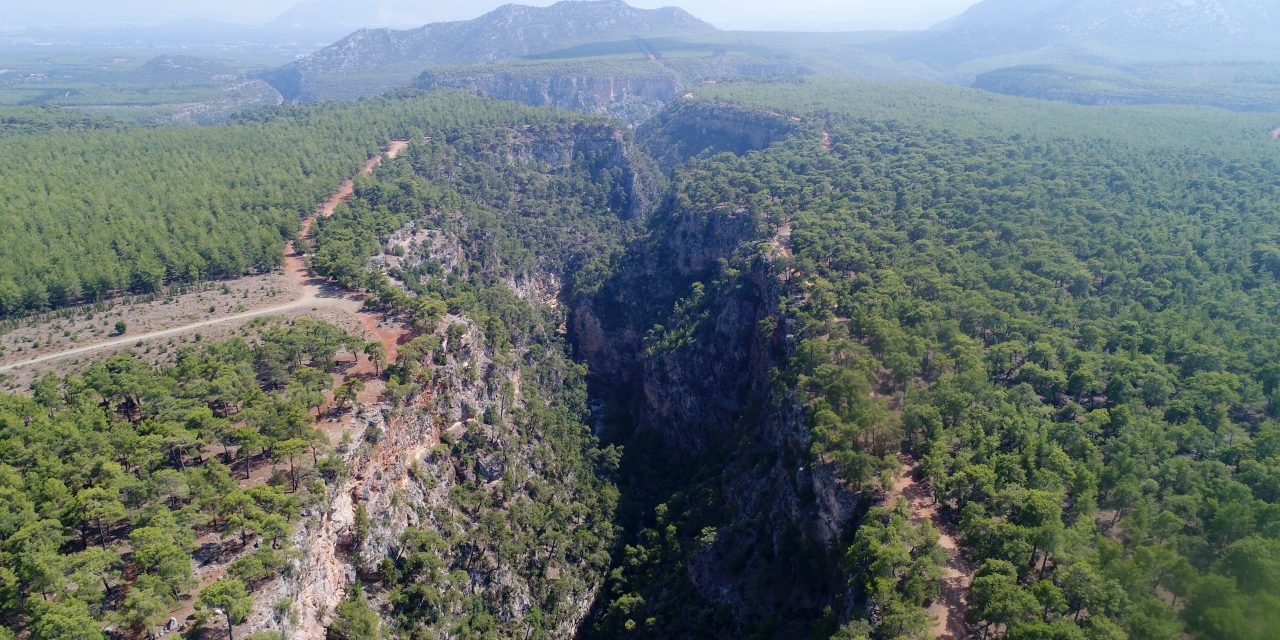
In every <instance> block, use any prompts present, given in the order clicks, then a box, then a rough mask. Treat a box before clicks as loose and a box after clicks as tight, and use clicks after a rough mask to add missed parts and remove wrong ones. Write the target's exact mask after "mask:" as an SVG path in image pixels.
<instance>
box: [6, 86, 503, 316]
mask: <svg viewBox="0 0 1280 640" xmlns="http://www.w3.org/2000/svg"><path fill="white" fill-rule="evenodd" d="M515 112H521V108H519V107H515V106H513V105H506V104H502V103H495V102H488V101H481V100H478V99H476V98H473V97H467V96H463V95H461V94H457V93H449V92H437V93H434V94H432V95H430V96H415V95H406V96H400V97H396V98H380V99H372V100H367V101H361V102H358V103H330V104H325V105H310V106H301V107H292V106H288V107H278V108H272V109H263V110H258V111H254V112H250V113H246V114H244V115H242V116H240V117H238V118H236V119H235V120H234V121H233V122H232V123H230V124H226V125H218V126H213V127H201V128H197V127H186V128H184V127H172V128H140V127H125V126H123V125H117V126H104V127H100V126H99V125H98V124H97V123H98V122H99V121H94V120H85V121H80V120H77V119H74V118H63V117H61V116H59V117H53V116H50V115H49V114H48V112H47V111H40V110H25V111H23V110H19V111H15V112H14V115H12V116H10V117H8V120H9V121H11V122H12V124H13V125H14V127H15V128H17V129H19V130H20V131H21V132H19V133H14V134H12V135H5V136H0V173H3V174H4V176H5V181H4V184H3V185H2V186H0V228H2V229H3V231H0V315H13V314H20V313H26V312H32V311H42V310H47V309H50V308H54V307H60V306H64V305H67V304H72V303H77V302H83V301H90V300H95V299H100V298H102V297H105V296H110V295H112V294H114V293H117V292H124V291H133V292H151V291H155V290H157V289H159V288H160V287H161V286H163V285H164V284H166V283H186V282H193V281H200V280H209V279H219V278H228V277H234V276H240V275H244V274H247V273H254V272H262V271H265V270H270V269H272V268H274V267H276V266H278V265H279V264H280V261H281V259H282V256H283V253H282V251H281V246H282V243H283V240H284V239H285V238H287V237H289V236H291V235H292V234H293V233H294V232H295V231H296V230H297V229H298V220H299V218H300V217H302V216H303V215H307V214H310V213H311V211H312V210H313V209H314V207H315V206H316V204H317V203H318V202H319V201H320V200H322V199H323V198H324V197H326V196H327V195H329V193H331V192H332V189H333V185H335V184H337V183H338V182H340V181H341V180H342V179H344V178H347V177H350V176H351V175H352V174H354V173H355V171H356V169H357V168H359V167H360V166H361V165H362V164H364V161H365V160H366V159H367V158H368V157H370V156H371V155H372V154H373V153H375V152H376V151H377V149H378V146H379V145H380V144H384V143H385V142H386V140H388V139H390V138H393V137H398V138H404V137H408V135H409V132H417V135H419V136H421V135H422V132H424V131H427V130H429V129H430V128H431V127H433V126H443V125H448V124H450V123H459V122H466V121H484V120H486V119H493V118H495V117H502V116H503V115H504V114H510V113H515ZM86 127H87V128H86Z"/></svg>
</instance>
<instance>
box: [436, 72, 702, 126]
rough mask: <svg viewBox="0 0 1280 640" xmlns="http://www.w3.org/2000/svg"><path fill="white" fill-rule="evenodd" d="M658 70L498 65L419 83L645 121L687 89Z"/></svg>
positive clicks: (443, 75) (668, 74) (452, 73)
mask: <svg viewBox="0 0 1280 640" xmlns="http://www.w3.org/2000/svg"><path fill="white" fill-rule="evenodd" d="M656 71H658V73H656V74H653V75H643V76H613V75H577V74H572V73H566V74H561V73H548V74H529V73H523V72H521V71H518V70H512V71H503V70H500V69H493V68H482V69H476V70H462V71H458V70H454V71H448V70H446V71H428V72H426V73H424V74H423V75H422V77H420V78H419V79H418V82H417V83H416V85H417V86H418V87H419V88H423V89H438V88H466V89H472V90H475V91H478V92H480V93H482V94H484V95H485V96H488V97H490V98H496V99H498V100H511V101H514V102H521V103H524V104H527V105H531V106H539V107H544V106H545V107H555V108H558V109H569V110H573V111H581V112H584V113H592V114H598V115H607V116H612V117H615V118H618V119H621V120H625V121H628V122H639V121H642V120H645V119H647V118H648V117H650V116H652V115H653V114H655V113H657V112H658V111H659V110H660V109H661V108H662V106H663V105H664V104H666V103H667V102H668V101H670V100H671V99H672V98H673V97H675V96H676V95H677V94H678V93H679V92H680V91H681V90H682V89H683V85H682V83H681V81H680V80H679V79H678V78H677V77H675V75H674V74H670V73H666V74H663V73H661V71H662V70H661V69H657V70H656Z"/></svg>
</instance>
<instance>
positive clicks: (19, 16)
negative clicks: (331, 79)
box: [0, 0, 976, 30]
mask: <svg viewBox="0 0 1280 640" xmlns="http://www.w3.org/2000/svg"><path fill="white" fill-rule="evenodd" d="M329 1H333V0H329ZM508 1H510V0H344V1H343V4H344V5H353V4H365V5H368V6H369V7H370V15H373V14H375V13H381V15H382V16H383V18H384V21H385V22H388V23H398V24H401V25H407V24H414V25H416V24H419V23H425V22H433V21H439V20H462V19H468V18H474V17H476V16H479V15H480V14H482V13H484V12H486V11H488V10H490V9H493V8H495V7H498V6H500V5H503V4H506V3H507V2H508ZM552 1H553V0H523V1H521V2H520V4H531V5H548V4H551V3H552ZM296 2H297V0H3V1H0V5H9V6H5V7H4V8H3V11H0V14H3V15H0V24H4V25H8V26H29V25H32V24H59V25H82V24H105V23H116V24H118V23H137V24H158V23H163V22H168V21H171V20H177V19H182V18H214V19H219V20H232V21H237V22H265V21H267V20H270V19H271V18H274V17H276V16H277V15H279V14H281V13H283V12H284V11H285V10H287V9H289V8H290V7H291V6H293V5H294V4H295V3H296ZM630 2H631V4H632V5H634V6H638V7H650V8H652V7H661V6H666V5H676V6H680V7H683V8H685V9H687V10H688V11H689V12H691V13H693V14H694V15H696V16H698V17H700V18H702V19H704V20H707V21H708V22H711V23H712V24H715V25H716V26H718V27H721V28H725V29H808V30H839V29H913V28H924V27H927V26H929V25H931V24H934V23H936V22H938V21H940V20H943V19H945V18H949V17H951V16H953V15H956V14H958V13H960V12H961V11H963V10H964V9H965V8H967V7H968V6H969V5H972V4H974V3H975V2H976V0H630ZM375 8H378V9H375ZM379 9H380V11H379Z"/></svg>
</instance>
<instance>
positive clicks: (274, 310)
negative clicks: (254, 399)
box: [0, 140, 409, 373]
mask: <svg viewBox="0 0 1280 640" xmlns="http://www.w3.org/2000/svg"><path fill="white" fill-rule="evenodd" d="M408 146H409V142H408V141H406V140H393V141H391V142H390V143H389V144H388V146H387V151H386V152H385V153H384V154H381V155H377V156H374V157H373V158H370V159H369V161H368V162H367V163H365V165H364V166H363V167H361V169H360V175H369V174H371V173H373V170H374V169H376V168H377V166H378V164H379V163H381V162H382V159H383V158H384V157H387V158H395V157H396V156H397V155H399V154H400V152H402V151H404V150H405V148H407V147H408ZM354 193H355V181H354V180H351V179H349V180H344V181H343V182H342V184H341V185H340V186H339V187H338V190H337V191H336V192H334V194H333V195H332V196H330V197H329V199H327V200H325V201H324V202H323V203H321V204H320V206H319V207H318V208H317V209H316V212H315V215H313V216H311V217H308V218H306V219H304V220H303V221H302V229H301V235H302V236H303V237H306V238H309V237H310V236H311V225H312V223H313V222H314V220H315V219H316V218H317V217H320V218H323V217H326V216H330V215H333V212H334V210H335V209H337V207H338V205H339V204H341V203H342V202H345V201H347V200H349V199H350V198H351V196H352V195H353V194H354ZM284 268H285V271H286V272H287V273H288V274H289V275H290V276H291V278H293V279H294V280H295V281H296V282H297V283H298V284H299V285H301V288H300V290H299V294H298V297H297V298H295V299H294V300H291V301H289V302H286V303H284V304H279V305H275V306H271V307H266V308H263V309H255V310H253V311H246V312H244V313H237V314H234V315H227V316H221V317H218V318H210V319H208V320H201V321H199V322H192V323H189V324H184V325H181V326H177V327H172V328H168V329H162V330H158V331H152V332H149V333H142V334H138V335H132V336H130V335H126V336H122V337H119V338H113V339H111V340H105V341H102V342H96V343H93V344H88V345H84V346H80V347H73V348H70V349H65V350H63V351H58V352H56V353H50V354H46V355H43V356H39V357H36V358H31V359H29V360H23V361H21V362H13V363H10V364H6V365H2V366H0V373H6V372H9V371H14V370H17V369H22V368H25V367H30V366H33V365H37V364H40V363H43V362H50V361H53V360H61V359H63V358H69V357H72V356H78V355H84V354H89V353H94V352H97V351H105V350H108V349H112V348H116V347H126V346H131V345H135V344H137V343H139V342H142V343H146V342H150V341H153V340H156V339H159V338H167V337H170V336H176V335H180V334H184V333H189V332H192V331H196V330H199V329H203V328H206V327H211V326H214V325H220V324H224V323H228V322H238V321H243V320H251V319H253V318H257V317H261V316H269V315H275V314H281V313H287V312H289V311H294V310H297V309H307V308H319V307H327V308H337V309H340V310H342V311H345V312H348V313H351V314H354V315H357V316H359V317H360V319H361V320H362V321H363V322H364V324H365V326H367V327H369V326H371V327H375V328H376V327H378V319H377V318H375V317H373V316H369V315H368V314H363V313H360V307H361V302H360V300H359V298H357V297H354V296H351V295H349V294H347V293H346V292H344V291H341V290H340V289H337V288H335V287H330V286H329V285H326V284H325V283H324V282H323V281H322V280H320V279H317V278H313V277H312V276H311V273H310V272H309V271H308V270H307V268H306V264H305V262H304V260H303V256H302V255H300V254H299V253H298V252H297V251H296V250H295V249H294V247H293V244H292V243H289V244H287V245H285V259H284ZM375 333H377V334H378V337H379V338H380V339H382V340H383V343H384V345H385V344H386V342H387V341H388V339H391V340H394V339H395V338H394V337H392V336H394V333H393V332H387V331H383V332H375ZM391 346H392V347H393V348H392V349H390V350H389V352H388V356H389V357H390V358H394V357H395V356H394V353H395V351H394V343H393V344H392V345H391Z"/></svg>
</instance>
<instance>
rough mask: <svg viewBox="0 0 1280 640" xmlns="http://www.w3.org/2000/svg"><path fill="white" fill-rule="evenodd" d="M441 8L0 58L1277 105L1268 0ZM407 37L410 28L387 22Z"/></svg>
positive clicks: (573, 93) (672, 89) (329, 12)
mask: <svg viewBox="0 0 1280 640" xmlns="http://www.w3.org/2000/svg"><path fill="white" fill-rule="evenodd" d="M437 10H438V9H433V8H431V7H421V6H418V5H415V3H412V2H407V1H402V0H387V1H386V2H381V1H380V2H377V3H347V2H340V1H338V0H307V1H305V2H302V3H300V4H298V5H296V6H294V7H293V8H292V9H290V10H289V11H287V12H285V13H284V14H283V15H281V16H279V17H278V18H276V19H275V20H272V21H271V22H270V23H268V24H265V25H259V26H245V25H229V24H226V23H220V22H216V21H184V22H182V23H180V24H171V25H167V26H165V27H149V28H146V29H144V30H141V31H136V30H134V31H131V30H129V29H123V28H111V29H103V30H98V31H95V32H93V33H92V34H86V33H70V34H56V33H53V32H49V33H42V32H41V33H37V32H24V33H21V34H18V35H14V34H9V35H8V36H3V37H0V46H2V45H3V44H4V43H5V42H9V43H11V44H12V43H14V42H21V41H25V42H27V43H28V45H30V43H31V42H32V41H33V40H35V39H40V38H47V39H49V40H50V41H58V38H62V40H63V41H67V42H71V43H72V44H71V45H68V46H87V45H85V43H86V42H100V43H110V44H109V47H110V48H112V49H113V50H114V49H115V48H128V47H132V46H135V44H134V43H137V42H147V43H150V44H149V46H150V47H151V48H150V49H149V50H148V51H149V53H147V54H145V57H142V58H141V59H139V60H138V63H140V62H141V61H142V60H146V59H149V58H151V57H154V56H155V55H156V53H161V54H166V55H168V54H178V53H180V54H182V55H186V56H193V55H194V56H205V57H211V58H223V57H227V56H236V57H240V58H241V59H244V58H245V56H248V57H250V58H252V59H253V60H254V61H253V62H248V63H241V64H239V65H233V66H238V67H239V69H240V70H241V72H242V73H241V75H238V76H235V77H234V78H233V79H232V80H228V81H227V84H228V86H230V85H231V84H232V83H233V82H234V83H235V84H236V86H239V85H240V83H241V82H242V81H265V82H266V83H268V84H270V85H271V89H269V90H268V92H270V91H274V92H276V93H278V94H279V96H275V97H273V96H271V95H268V94H266V93H262V92H260V91H257V90H256V89H255V93H254V97H253V98H252V102H253V103H270V102H272V101H273V100H284V101H317V100H331V99H348V98H356V97H361V96H372V95H378V94H381V93H384V92H386V91H391V90H396V89H404V88H436V87H463V88H469V89H474V90H478V91H480V92H482V93H485V94H487V95H490V96H493V97H498V98H502V99H509V100H517V101H520V102H525V103H528V104H533V105H554V106H560V107H565V108H574V109H580V110H584V111H590V112H596V113H605V114H610V115H615V116H619V117H623V118H624V119H628V120H635V119H636V118H643V117H644V116H645V115H646V114H650V113H653V112H654V108H655V107H658V106H660V105H661V104H662V103H664V102H666V101H668V100H670V99H671V97H672V96H674V95H675V94H676V93H677V92H680V91H683V90H684V89H687V88H689V87H692V86H696V85H699V84H703V83H708V82H725V81H732V80H735V79H742V78H753V79H759V78H767V77H771V76H779V77H782V76H785V77H794V76H802V75H822V76H832V75H847V76H857V77H870V78H879V79H907V80H926V81H941V82H948V83H953V84H962V85H969V86H976V87H979V88H982V89H986V90H989V91H994V92H999V93H1007V94H1014V95H1021V96H1029V97H1038V98H1048V99H1056V100H1066V101H1072V102H1080V103H1089V104H1135V103H1187V104H1210V105H1216V106H1223V107H1228V108H1232V109H1242V110H1267V109H1269V108H1271V107H1272V106H1273V105H1276V104H1280V38H1276V37H1275V34H1276V33H1277V32H1278V31H1280V28H1278V27H1280V7H1277V6H1275V5H1274V4H1273V3H1270V2H1267V1H1264V0H984V1H983V2H979V3H978V4H976V5H974V6H972V7H970V8H969V9H968V10H967V11H965V12H963V13H962V14H960V15H958V16H955V17H953V18H950V19H947V20H943V21H941V22H939V23H938V24H936V25H935V26H934V27H933V28H931V29H929V30H925V31H916V32H897V33H895V32H847V33H786V32H762V31H730V30H720V29H717V28H716V27H714V26H713V25H712V24H710V23H708V22H706V21H704V20H702V19H701V17H700V16H696V15H694V14H693V13H690V12H688V11H685V10H683V9H680V8H676V7H667V8H662V9H640V8H635V7H632V6H630V5H628V4H627V3H626V2H624V1H622V0H604V1H575V2H560V3H557V4H553V5H551V6H548V7H532V6H522V5H517V4H511V5H505V6H502V7H500V8H498V9H495V10H493V11H490V12H488V13H486V14H484V15H482V16H480V17H478V18H475V19H472V20H462V21H448V22H431V23H428V24H421V23H420V20H422V19H423V18H422V17H421V16H419V13H420V12H422V13H429V12H433V11H437ZM406 24H412V25H414V26H413V27H412V28H389V27H387V26H385V25H406ZM380 25H383V26H380ZM95 38H96V40H95ZM24 39H25V40H24ZM77 39H78V40H77ZM326 42H328V43H331V44H328V45H325V44H324V43H326ZM104 46H105V45H104ZM156 49H159V50H158V51H157V50H156ZM266 66H272V67H274V68H270V69H265V70H264V69H263V67H266ZM254 67H256V70H253V69H254ZM104 68H105V67H104ZM246 69H248V70H250V72H249V73H243V71H245V70H246ZM17 71H18V72H19V73H22V72H24V71H25V70H23V69H18V70H17ZM49 71H50V69H47V68H42V67H40V65H33V67H32V69H31V70H30V73H28V74H27V75H26V76H20V75H13V74H11V75H9V76H8V77H0V89H3V88H4V87H5V83H6V82H21V83H24V84H22V86H21V87H19V88H20V89H21V90H22V92H21V93H20V94H15V95H21V96H22V97H21V98H20V102H17V103H18V104H45V103H48V104H55V103H57V100H63V99H65V98H66V97H67V96H68V95H72V94H68V92H67V90H66V88H63V87H61V86H50V87H47V88H39V87H35V86H34V85H33V84H32V83H43V82H47V81H48V80H47V79H48V78H52V77H54V74H52V73H49ZM77 74H78V75H77V81H79V78H81V77H83V75H84V74H83V73H82V72H80V71H79V70H77ZM218 75H219V76H224V75H228V74H218ZM219 82H222V81H221V80H219ZM71 88H72V89H73V93H74V89H75V88H74V87H71ZM36 89H40V90H36ZM32 100H34V102H32ZM193 102H194V101H193ZM222 102H223V103H224V104H227V105H232V107H233V108H235V107H239V106H241V105H246V104H248V103H246V102H245V101H244V99H241V98H238V97H237V98H236V99H232V100H227V99H223V100H222ZM202 111H203V112H205V113H213V114H219V116H218V117H222V116H223V115H225V113H226V111H225V109H224V108H221V107H220V108H217V109H202Z"/></svg>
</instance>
